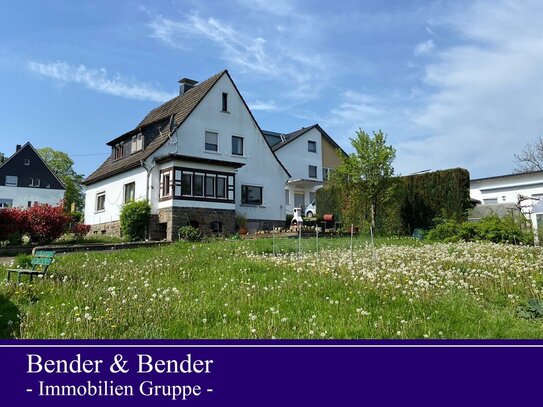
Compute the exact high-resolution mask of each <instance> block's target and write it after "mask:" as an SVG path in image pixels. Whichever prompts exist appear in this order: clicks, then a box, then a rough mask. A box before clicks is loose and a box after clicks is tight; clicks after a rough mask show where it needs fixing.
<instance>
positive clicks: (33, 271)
mask: <svg viewBox="0 0 543 407" xmlns="http://www.w3.org/2000/svg"><path fill="white" fill-rule="evenodd" d="M53 257H55V252H53V251H44V250H38V251H36V253H34V255H33V256H32V260H31V262H30V264H32V268H30V269H8V275H7V281H9V278H10V276H11V273H17V283H20V282H21V275H22V274H28V275H29V276H30V281H32V277H34V276H39V275H44V274H45V273H46V272H47V269H48V268H49V266H50V265H51V263H53Z"/></svg>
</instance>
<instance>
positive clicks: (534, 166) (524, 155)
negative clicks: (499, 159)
mask: <svg viewBox="0 0 543 407" xmlns="http://www.w3.org/2000/svg"><path fill="white" fill-rule="evenodd" d="M515 162H516V163H517V167H516V168H515V172H528V171H543V138H541V137H539V138H538V139H537V140H536V141H535V144H527V145H526V147H524V149H523V150H522V151H521V152H520V154H515Z"/></svg>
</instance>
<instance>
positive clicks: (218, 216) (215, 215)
mask: <svg viewBox="0 0 543 407" xmlns="http://www.w3.org/2000/svg"><path fill="white" fill-rule="evenodd" d="M157 218H158V222H157V223H156V224H157V225H159V226H157V228H159V227H162V228H165V229H166V240H177V229H179V228H180V227H181V226H186V225H187V224H191V225H193V226H196V225H197V226H198V228H199V229H200V231H201V232H202V233H204V234H207V235H209V234H213V233H223V234H233V233H235V225H236V211H235V210H226V209H205V208H183V207H177V206H174V207H171V208H162V209H159V210H158V215H157ZM155 222H156V221H155ZM212 223H220V224H221V225H222V229H221V230H220V231H217V230H215V231H214V230H212ZM154 227H155V226H152V228H154Z"/></svg>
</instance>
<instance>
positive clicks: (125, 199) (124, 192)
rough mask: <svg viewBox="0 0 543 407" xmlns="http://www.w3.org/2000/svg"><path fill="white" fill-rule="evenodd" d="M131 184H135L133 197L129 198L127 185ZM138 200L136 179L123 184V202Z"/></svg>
mask: <svg viewBox="0 0 543 407" xmlns="http://www.w3.org/2000/svg"><path fill="white" fill-rule="evenodd" d="M129 185H133V188H134V189H133V190H132V197H131V199H127V198H128V197H127V193H126V190H127V187H128V186H129ZM135 200H136V181H132V182H127V183H126V184H124V185H123V203H128V202H132V201H135Z"/></svg>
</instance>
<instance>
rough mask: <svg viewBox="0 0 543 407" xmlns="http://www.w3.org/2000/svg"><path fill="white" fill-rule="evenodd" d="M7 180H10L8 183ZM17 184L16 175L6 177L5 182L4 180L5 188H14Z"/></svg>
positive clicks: (17, 178)
mask: <svg viewBox="0 0 543 407" xmlns="http://www.w3.org/2000/svg"><path fill="white" fill-rule="evenodd" d="M9 178H11V180H10V181H8V179H9ZM18 183H19V177H18V176H17V175H6V180H5V186H6V187H16V186H17V184H18Z"/></svg>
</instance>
